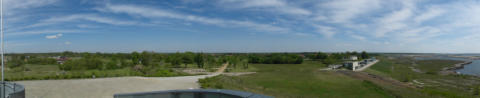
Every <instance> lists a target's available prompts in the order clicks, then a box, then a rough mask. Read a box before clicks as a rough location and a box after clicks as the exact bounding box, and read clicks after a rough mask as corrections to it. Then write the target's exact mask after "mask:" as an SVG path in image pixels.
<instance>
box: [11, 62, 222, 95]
mask: <svg viewBox="0 0 480 98" xmlns="http://www.w3.org/2000/svg"><path fill="white" fill-rule="evenodd" d="M226 67H227V65H226V64H224V66H222V67H221V68H220V69H219V70H218V71H217V72H216V73H214V74H211V75H200V76H182V77H115V78H97V79H74V80H33V81H17V82H16V83H20V84H22V85H24V86H25V88H26V92H25V94H26V97H27V98H112V97H113V94H117V93H133V92H145V91H160V90H175V89H196V88H200V86H199V84H198V83H197V81H198V79H201V78H205V77H211V76H216V75H219V74H221V73H223V71H224V70H225V68H226Z"/></svg>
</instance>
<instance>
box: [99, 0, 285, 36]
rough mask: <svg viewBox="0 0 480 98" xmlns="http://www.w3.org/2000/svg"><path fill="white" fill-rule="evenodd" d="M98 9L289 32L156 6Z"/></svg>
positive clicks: (267, 25)
mask: <svg viewBox="0 0 480 98" xmlns="http://www.w3.org/2000/svg"><path fill="white" fill-rule="evenodd" d="M98 10H100V11H104V12H105V11H106V12H112V13H126V14H129V15H132V16H141V17H146V18H150V19H158V18H171V19H181V20H186V21H192V22H198V23H203V24H211V25H217V26H224V27H230V26H236V27H246V28H253V29H254V30H258V31H268V32H274V33H288V32H290V31H289V29H288V28H282V27H277V26H274V25H270V24H261V23H256V22H252V21H238V20H225V19H218V18H208V17H203V16H196V15H189V14H182V13H178V12H175V11H168V10H163V9H158V8H150V7H144V6H135V5H112V4H107V5H106V6H105V8H100V9H98Z"/></svg>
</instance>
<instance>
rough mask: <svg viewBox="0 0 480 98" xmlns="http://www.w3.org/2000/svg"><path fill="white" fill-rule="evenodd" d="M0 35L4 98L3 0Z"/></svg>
mask: <svg viewBox="0 0 480 98" xmlns="http://www.w3.org/2000/svg"><path fill="white" fill-rule="evenodd" d="M0 16H1V17H0V24H1V26H0V29H1V30H0V33H1V34H0V35H1V48H2V49H1V59H2V60H1V62H2V98H5V75H4V74H5V73H4V69H5V67H4V65H5V64H4V53H5V51H4V50H5V47H4V42H3V40H4V39H3V38H4V37H3V0H1V1H0Z"/></svg>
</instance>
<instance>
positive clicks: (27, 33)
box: [5, 30, 83, 36]
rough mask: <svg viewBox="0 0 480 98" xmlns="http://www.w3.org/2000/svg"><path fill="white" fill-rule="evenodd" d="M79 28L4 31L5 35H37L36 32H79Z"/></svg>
mask: <svg viewBox="0 0 480 98" xmlns="http://www.w3.org/2000/svg"><path fill="white" fill-rule="evenodd" d="M80 32H83V31H81V30H32V31H18V32H6V33H5V36H26V35H38V34H55V33H80Z"/></svg>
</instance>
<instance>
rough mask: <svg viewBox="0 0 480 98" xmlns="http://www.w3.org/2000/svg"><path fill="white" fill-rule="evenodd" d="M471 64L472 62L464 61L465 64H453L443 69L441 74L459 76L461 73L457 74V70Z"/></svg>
mask: <svg viewBox="0 0 480 98" xmlns="http://www.w3.org/2000/svg"><path fill="white" fill-rule="evenodd" d="M472 62H473V61H465V62H462V63H458V64H455V65H454V66H453V67H445V68H443V70H442V73H445V74H461V73H459V72H457V70H459V69H463V68H464V66H465V65H469V64H472ZM473 76H475V75H473Z"/></svg>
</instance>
